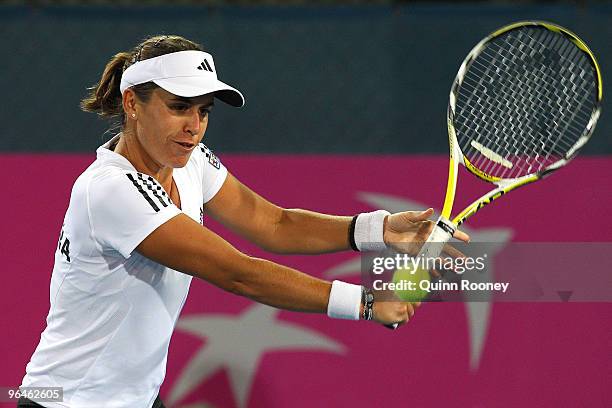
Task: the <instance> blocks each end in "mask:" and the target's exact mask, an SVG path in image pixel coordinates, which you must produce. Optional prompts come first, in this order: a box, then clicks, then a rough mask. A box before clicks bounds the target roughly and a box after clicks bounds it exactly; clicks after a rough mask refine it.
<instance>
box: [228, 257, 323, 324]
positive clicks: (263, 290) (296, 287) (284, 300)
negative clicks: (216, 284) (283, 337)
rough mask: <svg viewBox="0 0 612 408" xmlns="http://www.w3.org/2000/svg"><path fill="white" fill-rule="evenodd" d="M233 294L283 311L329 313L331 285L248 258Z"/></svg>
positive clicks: (234, 276) (239, 269)
mask: <svg viewBox="0 0 612 408" xmlns="http://www.w3.org/2000/svg"><path fill="white" fill-rule="evenodd" d="M230 276H231V277H232V279H231V282H230V285H229V286H228V287H227V288H225V289H228V290H229V291H230V292H232V293H235V294H237V295H240V296H244V297H247V298H249V299H252V300H254V301H256V302H259V303H264V304H267V305H269V306H273V307H276V308H280V309H285V310H292V311H299V312H310V313H326V311H327V305H328V301H329V294H330V290H331V283H329V282H327V281H324V280H321V279H318V278H314V277H312V276H309V275H306V274H305V273H302V272H300V271H297V270H295V269H292V268H289V267H287V266H283V265H280V264H276V263H274V262H271V261H267V260H265V259H260V258H253V257H245V258H244V261H243V262H242V265H240V266H237V268H236V269H234V271H233V272H232V273H231V274H230Z"/></svg>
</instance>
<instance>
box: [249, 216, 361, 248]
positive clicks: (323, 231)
mask: <svg viewBox="0 0 612 408" xmlns="http://www.w3.org/2000/svg"><path fill="white" fill-rule="evenodd" d="M351 219H352V217H343V216H334V215H327V214H321V213H316V212H313V211H308V210H301V209H285V210H283V211H282V213H281V215H280V217H279V219H278V221H277V222H276V223H275V224H273V225H272V226H271V231H270V233H269V234H264V235H263V236H262V238H263V239H262V242H261V246H262V247H263V248H265V249H266V250H268V251H270V252H275V253H283V254H321V253H328V252H338V251H344V250H347V249H350V245H349V226H350V223H351Z"/></svg>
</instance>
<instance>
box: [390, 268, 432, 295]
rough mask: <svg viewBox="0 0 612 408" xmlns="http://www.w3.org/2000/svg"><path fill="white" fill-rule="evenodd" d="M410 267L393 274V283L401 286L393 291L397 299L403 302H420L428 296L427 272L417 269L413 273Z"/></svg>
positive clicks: (428, 280) (428, 281) (428, 277)
mask: <svg viewBox="0 0 612 408" xmlns="http://www.w3.org/2000/svg"><path fill="white" fill-rule="evenodd" d="M412 272H413V268H412V267H408V268H400V269H397V270H396V271H395V272H394V273H393V283H395V284H396V285H401V286H400V288H397V286H396V289H395V294H396V295H397V297H398V298H400V299H401V300H403V301H405V302H420V301H421V300H423V299H425V298H426V297H427V295H428V293H429V292H428V291H427V288H428V287H429V283H430V276H429V272H428V271H426V270H424V269H421V268H417V269H416V271H415V272H414V273H412Z"/></svg>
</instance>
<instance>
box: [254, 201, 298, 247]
mask: <svg viewBox="0 0 612 408" xmlns="http://www.w3.org/2000/svg"><path fill="white" fill-rule="evenodd" d="M290 221H291V217H290V214H289V210H286V209H284V208H280V207H279V208H278V212H277V214H276V216H275V217H274V218H273V219H272V220H271V221H268V223H267V224H268V225H267V226H266V228H262V229H261V231H264V232H263V233H262V234H261V235H259V236H258V237H257V239H256V240H254V243H255V245H257V246H258V247H259V248H261V249H263V250H264V251H266V252H270V253H273V254H279V255H287V254H291V253H292V252H291V250H290V249H289V248H288V245H287V243H288V242H287V237H286V236H285V235H284V233H283V231H284V226H286V225H287V224H288V223H289V222H290Z"/></svg>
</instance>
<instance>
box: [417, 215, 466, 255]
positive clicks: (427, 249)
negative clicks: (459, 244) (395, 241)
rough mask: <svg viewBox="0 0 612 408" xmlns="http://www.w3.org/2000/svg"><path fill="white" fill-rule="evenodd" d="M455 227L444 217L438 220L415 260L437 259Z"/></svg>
mask: <svg viewBox="0 0 612 408" xmlns="http://www.w3.org/2000/svg"><path fill="white" fill-rule="evenodd" d="M456 230H457V226H456V225H455V224H453V222H452V221H449V220H447V219H446V218H444V217H440V218H438V221H436V225H435V227H434V229H433V231H431V234H429V237H428V238H427V241H425V243H424V244H423V247H422V248H421V251H420V252H419V254H418V255H417V258H437V257H438V256H440V254H441V253H442V250H443V249H444V245H446V243H447V242H448V241H449V240H450V239H451V237H452V236H453V234H454V233H455V231H456Z"/></svg>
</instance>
